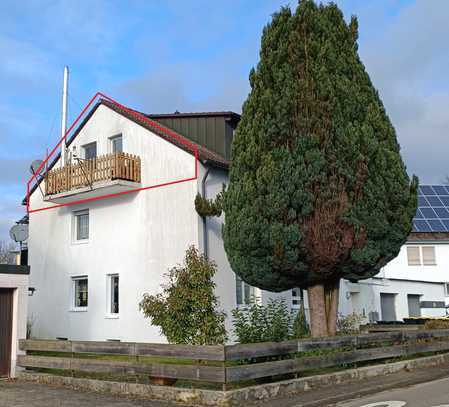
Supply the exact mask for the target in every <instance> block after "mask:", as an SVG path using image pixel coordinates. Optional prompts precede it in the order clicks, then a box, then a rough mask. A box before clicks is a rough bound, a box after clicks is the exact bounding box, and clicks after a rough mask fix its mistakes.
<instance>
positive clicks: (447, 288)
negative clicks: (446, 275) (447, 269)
mask: <svg viewBox="0 0 449 407" xmlns="http://www.w3.org/2000/svg"><path fill="white" fill-rule="evenodd" d="M444 288H445V292H446V297H449V283H444Z"/></svg>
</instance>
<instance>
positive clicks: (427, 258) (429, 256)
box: [422, 246, 437, 266]
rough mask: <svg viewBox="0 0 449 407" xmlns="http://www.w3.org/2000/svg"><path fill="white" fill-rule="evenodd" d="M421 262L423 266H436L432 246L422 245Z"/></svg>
mask: <svg viewBox="0 0 449 407" xmlns="http://www.w3.org/2000/svg"><path fill="white" fill-rule="evenodd" d="M422 262H423V264H424V266H436V264H437V262H436V259H435V247H434V246H423V247H422Z"/></svg>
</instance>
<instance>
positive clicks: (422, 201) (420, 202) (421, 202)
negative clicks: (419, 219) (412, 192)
mask: <svg viewBox="0 0 449 407" xmlns="http://www.w3.org/2000/svg"><path fill="white" fill-rule="evenodd" d="M418 206H430V204H429V202H427V199H426V198H424V197H423V196H422V195H418Z"/></svg>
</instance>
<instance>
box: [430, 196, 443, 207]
mask: <svg viewBox="0 0 449 407" xmlns="http://www.w3.org/2000/svg"><path fill="white" fill-rule="evenodd" d="M426 199H427V201H428V202H429V203H430V206H444V205H443V202H441V200H440V198H439V197H438V196H436V195H432V196H428V197H426Z"/></svg>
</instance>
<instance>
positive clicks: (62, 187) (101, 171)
mask: <svg viewBox="0 0 449 407" xmlns="http://www.w3.org/2000/svg"><path fill="white" fill-rule="evenodd" d="M140 175H141V173H140V157H138V156H136V155H133V154H128V153H112V154H106V155H103V156H100V157H97V158H92V159H90V160H82V161H80V162H79V163H77V164H69V165H66V166H64V167H62V168H57V169H54V170H51V171H49V172H48V173H47V174H46V176H45V194H46V195H54V194H59V193H63V192H69V191H72V190H74V189H78V188H83V187H87V186H90V185H91V186H92V187H95V185H94V184H95V183H96V182H98V181H108V180H110V181H112V180H116V179H121V180H126V181H132V182H140Z"/></svg>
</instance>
